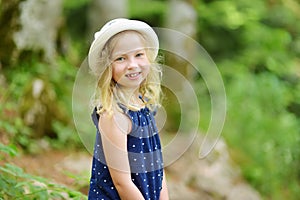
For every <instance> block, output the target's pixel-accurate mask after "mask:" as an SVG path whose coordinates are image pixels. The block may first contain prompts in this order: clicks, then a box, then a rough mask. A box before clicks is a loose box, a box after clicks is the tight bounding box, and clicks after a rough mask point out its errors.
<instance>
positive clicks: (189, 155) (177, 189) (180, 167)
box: [166, 137, 261, 200]
mask: <svg viewBox="0 0 300 200" xmlns="http://www.w3.org/2000/svg"><path fill="white" fill-rule="evenodd" d="M182 140H184V138H182ZM200 141H201V139H200V137H198V139H197V141H194V143H193V145H192V146H191V147H190V148H189V149H188V150H187V151H186V152H185V153H184V154H183V156H182V157H180V158H179V159H178V160H177V161H176V162H174V163H173V164H171V165H170V166H167V167H166V174H167V179H168V187H169V193H170V197H171V199H175V200H176V199H188V200H198V199H201V200H202V199H204V200H206V199H208V200H209V199H214V200H215V199H227V200H239V199H249V200H259V199H261V197H260V195H259V193H258V192H257V191H255V189H253V188H252V187H251V186H250V185H248V184H247V183H246V182H245V181H244V180H243V178H242V175H241V173H240V169H239V167H238V166H236V165H235V164H234V162H233V161H232V160H231V158H230V155H229V153H228V149H227V146H226V143H225V142H224V140H223V139H220V140H219V141H218V143H217V145H216V147H215V148H214V150H213V151H212V152H211V153H210V154H209V156H208V157H206V158H205V159H201V160H200V159H199V158H198V151H199V145H200V144H201V143H200ZM174 148H177V147H174Z"/></svg>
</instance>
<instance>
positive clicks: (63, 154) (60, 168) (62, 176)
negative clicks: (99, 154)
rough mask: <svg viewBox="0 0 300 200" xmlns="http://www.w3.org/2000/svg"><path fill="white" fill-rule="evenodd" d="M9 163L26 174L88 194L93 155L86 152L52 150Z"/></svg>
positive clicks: (21, 157) (16, 158)
mask: <svg viewBox="0 0 300 200" xmlns="http://www.w3.org/2000/svg"><path fill="white" fill-rule="evenodd" d="M8 162H11V163H14V164H16V165H17V166H19V167H21V168H22V169H23V170H24V171H25V172H26V173H29V174H33V175H37V176H41V177H45V178H47V179H49V180H51V181H54V182H56V183H60V184H64V185H66V186H68V187H71V188H77V189H79V190H80V191H81V192H82V193H84V194H87V191H88V183H89V182H88V179H89V171H90V167H91V155H89V154H88V153H86V152H71V151H58V150H50V151H47V152H44V153H43V154H39V155H20V156H18V157H15V158H13V159H9V160H8ZM75 177H76V178H75ZM80 179H82V180H81V182H80V183H79V180H80Z"/></svg>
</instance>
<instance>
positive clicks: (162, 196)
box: [159, 172, 169, 200]
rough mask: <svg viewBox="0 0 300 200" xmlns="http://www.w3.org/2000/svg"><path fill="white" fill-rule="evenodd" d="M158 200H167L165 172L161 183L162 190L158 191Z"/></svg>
mask: <svg viewBox="0 0 300 200" xmlns="http://www.w3.org/2000/svg"><path fill="white" fill-rule="evenodd" d="M159 200H169V193H168V187H167V181H166V175H165V172H164V177H163V182H162V189H161V191H160V198H159Z"/></svg>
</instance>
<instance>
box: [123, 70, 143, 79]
mask: <svg viewBox="0 0 300 200" xmlns="http://www.w3.org/2000/svg"><path fill="white" fill-rule="evenodd" d="M140 74H141V72H136V73H131V74H126V75H125V76H126V77H127V78H129V79H135V78H137V77H138V76H139V75H140Z"/></svg>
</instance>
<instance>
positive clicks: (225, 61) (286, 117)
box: [198, 0, 300, 199]
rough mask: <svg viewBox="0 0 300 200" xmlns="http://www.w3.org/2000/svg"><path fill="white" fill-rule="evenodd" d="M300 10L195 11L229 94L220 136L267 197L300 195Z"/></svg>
mask: <svg viewBox="0 0 300 200" xmlns="http://www.w3.org/2000/svg"><path fill="white" fill-rule="evenodd" d="M293 3H294V4H293ZM292 5H294V6H295V7H293V6H292ZM299 9H300V7H299V6H298V4H295V1H284V2H279V1H272V2H264V1H258V0H256V1H251V2H250V1H249V2H248V1H242V0H235V1H229V0H228V1H227V0H222V1H212V2H210V3H205V4H201V5H199V7H198V11H199V13H200V14H199V30H200V31H199V34H198V38H199V41H200V43H201V44H203V46H204V47H205V48H206V49H207V50H208V52H209V53H211V55H212V57H213V58H214V60H215V61H216V63H217V66H219V69H220V71H221V73H222V75H223V77H224V82H225V87H226V91H227V100H228V105H227V106H228V107H227V109H228V115H227V120H226V124H225V127H224V131H223V136H224V137H225V139H226V140H227V141H228V143H229V146H230V147H231V148H232V155H233V158H234V159H235V161H236V162H237V163H238V164H239V165H240V166H241V168H242V172H243V174H244V176H245V178H246V179H247V180H248V181H250V183H252V184H253V185H254V186H255V187H256V188H257V189H258V190H259V191H260V192H261V194H262V195H263V197H264V198H266V199H299V197H300V192H299V191H300V174H299V170H298V169H299V167H300V150H298V149H299V147H298V146H299V142H300V115H299V109H300V107H299V105H300V98H299V84H300V76H299V66H300V63H299V59H298V58H297V56H299V48H298V47H297V46H298V44H299V43H298V40H299V33H300V26H299V25H298V24H299V23H297V21H299V15H297V14H296V12H295V10H299ZM224 38H225V39H224ZM203 94H204V95H205V93H203Z"/></svg>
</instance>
